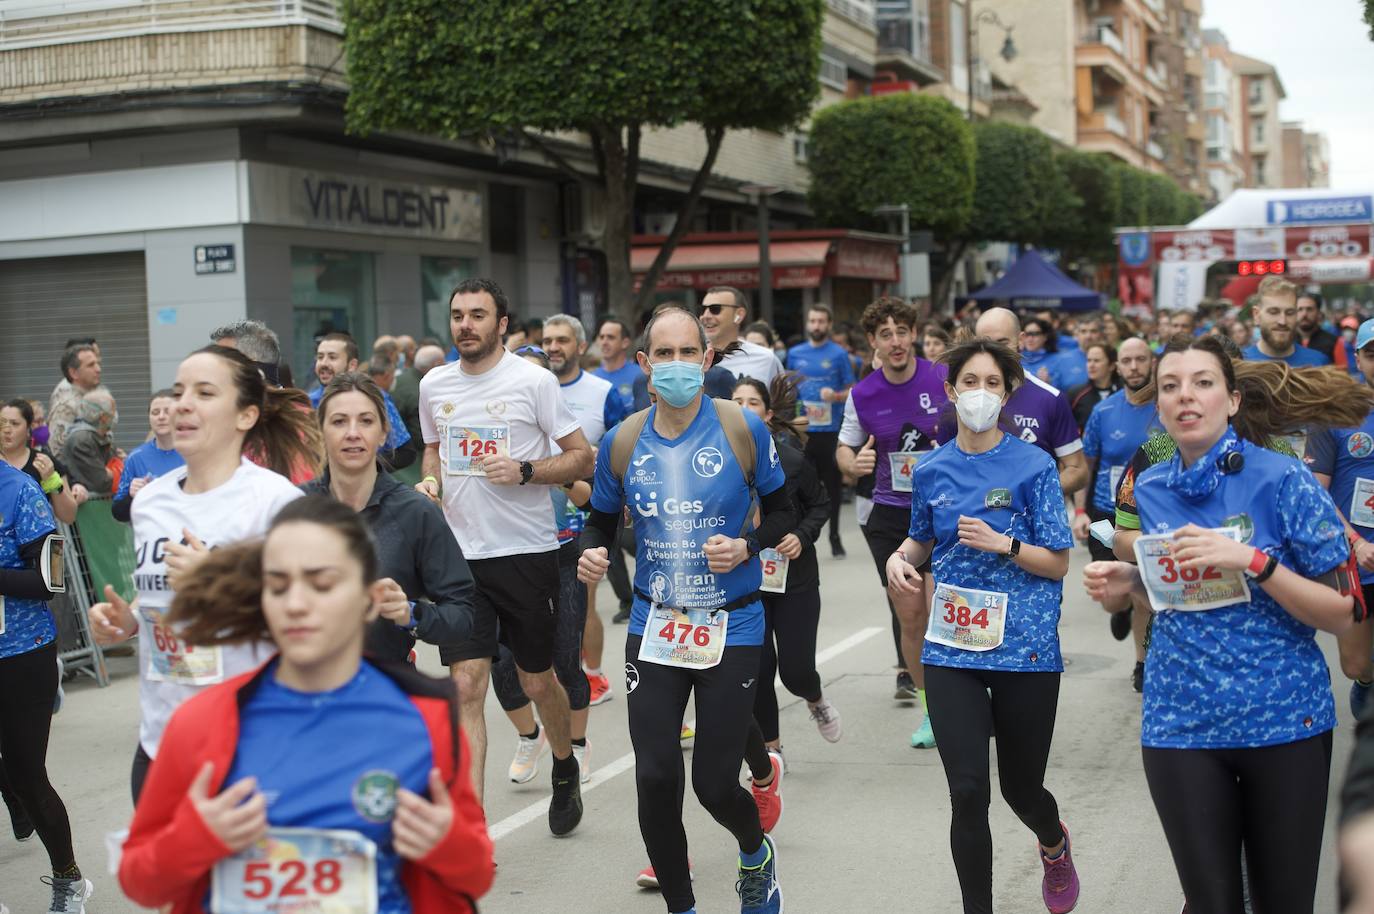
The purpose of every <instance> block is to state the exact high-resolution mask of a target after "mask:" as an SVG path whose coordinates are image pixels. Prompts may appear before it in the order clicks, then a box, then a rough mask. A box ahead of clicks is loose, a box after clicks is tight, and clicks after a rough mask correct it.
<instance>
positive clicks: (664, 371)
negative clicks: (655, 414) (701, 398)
mask: <svg viewBox="0 0 1374 914" xmlns="http://www.w3.org/2000/svg"><path fill="white" fill-rule="evenodd" d="M652 380H653V385H654V391H655V392H656V393H657V394H658V395H659V396H660V397H662V398H663V399H664V401H665V402H667V404H668V405H669V406H674V407H677V408H678V409H681V408H682V407H684V406H686V405H687V404H688V403H691V402H692V398H693V397H695V396H696V395H697V394H699V393H701V388H702V385H703V384H705V383H706V372H705V370H704V369H703V368H702V367H701V365H699V364H698V363H696V362H659V363H658V364H656V365H654V366H653V376H652Z"/></svg>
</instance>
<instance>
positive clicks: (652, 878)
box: [0, 857, 697, 914]
mask: <svg viewBox="0 0 1374 914" xmlns="http://www.w3.org/2000/svg"><path fill="white" fill-rule="evenodd" d="M687 878H688V879H691V880H692V881H693V882H696V879H697V871H696V870H694V869H692V858H691V857H688V858H687ZM635 885H637V886H639V887H640V888H641V889H656V888H658V874H657V873H655V872H654V868H653V867H652V866H646V867H644V869H642V870H640V871H639V875H638V876H636V877H635ZM0 914H3V912H0Z"/></svg>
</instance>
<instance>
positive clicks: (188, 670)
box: [129, 459, 301, 757]
mask: <svg viewBox="0 0 1374 914" xmlns="http://www.w3.org/2000/svg"><path fill="white" fill-rule="evenodd" d="M186 472H187V471H186V468H185V467H180V468H178V469H176V470H173V471H172V472H170V473H168V474H166V475H165V476H159V477H158V478H157V479H155V480H153V481H152V482H150V483H148V485H146V486H145V487H144V488H143V489H142V491H140V492H139V493H138V498H135V499H134V503H133V507H132V508H131V509H130V511H129V514H130V521H131V523H132V525H133V529H134V558H135V560H136V562H137V564H136V567H135V570H134V587H135V589H136V590H137V591H138V609H137V611H136V615H137V616H138V672H139V692H138V695H139V705H140V708H141V709H142V712H143V713H142V718H141V720H140V721H139V726H138V739H139V742H140V743H142V745H143V750H144V751H145V752H147V753H148V755H149V756H153V757H155V756H156V755H157V747H158V743H160V742H161V741H162V731H163V730H164V729H166V727H167V721H168V720H169V719H170V718H171V716H172V712H173V711H175V710H176V709H177V708H178V707H179V706H180V705H181V703H182V702H184V701H186V700H187V699H188V698H190V697H191V696H193V695H195V694H196V693H197V692H199V691H201V690H202V689H203V688H205V687H206V686H208V685H213V684H214V683H217V682H223V681H224V680H226V679H229V678H231V677H234V676H237V675H238V674H240V673H245V672H247V671H249V670H251V669H253V668H254V667H256V666H257V665H258V664H259V663H261V662H262V661H263V660H265V659H267V657H269V656H271V654H272V653H273V652H274V651H275V650H276V648H275V647H273V645H272V644H271V643H270V642H266V641H264V642H261V643H260V644H248V645H232V646H226V647H189V646H188V645H187V644H186V643H185V642H183V641H180V640H179V639H178V638H177V637H176V635H175V633H174V632H173V631H172V630H171V629H169V628H168V627H166V626H164V625H161V624H160V622H159V620H160V618H161V615H162V613H164V612H166V610H167V608H168V607H169V606H171V604H172V594H173V591H172V589H171V588H170V587H168V586H167V567H166V564H165V552H164V551H163V550H164V547H165V546H166V545H167V544H168V543H180V542H181V541H182V540H183V538H184V534H183V533H182V530H183V529H185V530H190V531H191V532H192V533H194V534H195V535H196V538H197V539H199V540H200V541H201V542H202V543H204V544H205V545H206V546H209V547H210V548H212V549H213V548H214V547H216V546H225V545H228V544H230V543H237V542H240V541H241V540H247V539H253V538H254V537H259V536H262V535H263V534H265V533H266V532H267V528H268V526H269V525H270V524H271V523H272V518H274V517H276V515H277V512H278V511H280V510H281V509H282V507H283V506H284V505H286V504H288V503H289V502H291V501H294V500H295V499H297V498H300V497H301V491H300V489H297V488H296V487H295V486H293V485H292V484H291V482H290V481H289V480H288V479H286V477H284V476H279V475H277V474H276V473H273V472H272V471H271V470H266V469H263V468H262V467H260V466H257V465H256V464H254V463H251V462H249V461H248V460H247V459H244V460H242V461H241V462H240V464H239V468H238V469H237V470H235V471H234V475H233V476H231V477H229V481H228V482H226V483H224V484H223V485H221V486H218V487H217V488H214V489H211V490H210V491H209V492H201V493H199V494H196V495H188V494H186V492H185V491H184V490H183V489H182V488H181V481H182V480H183V479H185V478H186Z"/></svg>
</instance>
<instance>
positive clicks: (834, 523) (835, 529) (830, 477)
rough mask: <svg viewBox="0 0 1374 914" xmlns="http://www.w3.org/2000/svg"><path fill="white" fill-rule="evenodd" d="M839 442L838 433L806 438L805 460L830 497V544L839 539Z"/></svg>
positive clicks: (809, 435)
mask: <svg viewBox="0 0 1374 914" xmlns="http://www.w3.org/2000/svg"><path fill="white" fill-rule="evenodd" d="M840 405H841V404H836V406H837V407H838V406H840ZM839 441H840V433H839V432H811V433H810V434H808V435H807V436H806V459H807V460H808V461H810V463H811V465H812V466H813V467H815V468H816V475H817V476H818V477H820V480H821V485H823V486H825V491H826V494H828V495H829V496H830V541H831V542H832V543H835V542H839V539H840V465H839V464H838V463H836V462H835V447H836V445H838V444H839Z"/></svg>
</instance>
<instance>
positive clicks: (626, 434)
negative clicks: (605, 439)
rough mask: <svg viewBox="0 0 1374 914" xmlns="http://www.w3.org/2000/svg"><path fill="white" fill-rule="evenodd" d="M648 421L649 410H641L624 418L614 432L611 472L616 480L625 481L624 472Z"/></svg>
mask: <svg viewBox="0 0 1374 914" xmlns="http://www.w3.org/2000/svg"><path fill="white" fill-rule="evenodd" d="M648 421H649V410H648V409H647V408H646V409H641V410H640V411H639V412H637V413H634V414H632V415H629V416H626V417H625V420H624V421H623V422H621V423H620V428H619V429H617V430H616V433H615V439H614V440H612V441H611V472H612V473H614V474H615V478H616V479H620V480H624V479H625V471H626V470H628V469H629V468H630V458H631V457H632V456H634V452H635V445H636V444H638V443H639V436H640V434H641V433H643V431H644V423H645V422H648Z"/></svg>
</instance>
